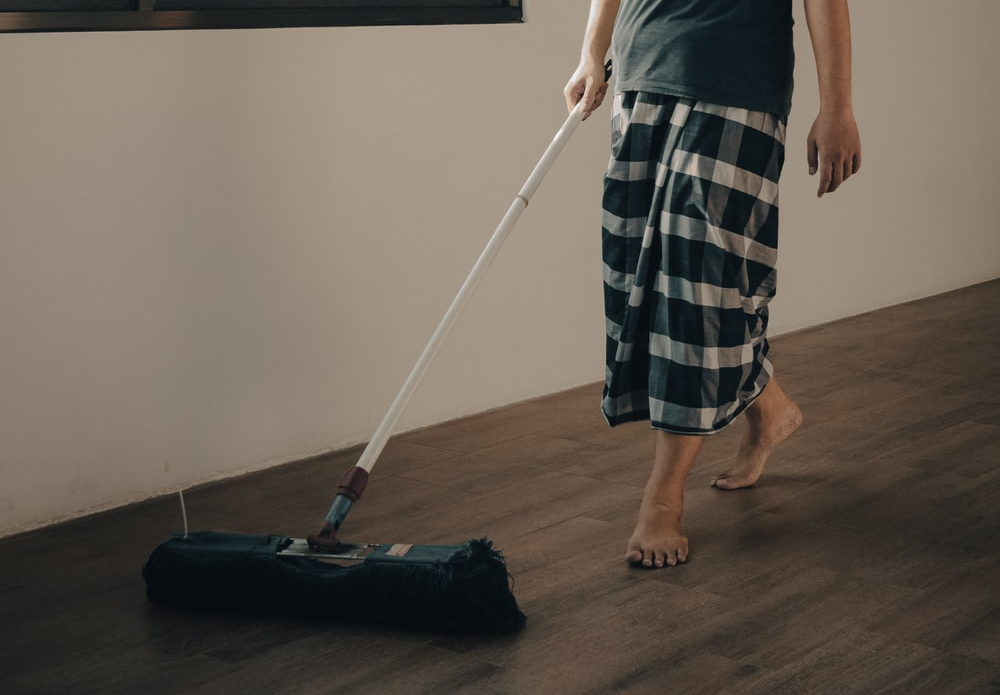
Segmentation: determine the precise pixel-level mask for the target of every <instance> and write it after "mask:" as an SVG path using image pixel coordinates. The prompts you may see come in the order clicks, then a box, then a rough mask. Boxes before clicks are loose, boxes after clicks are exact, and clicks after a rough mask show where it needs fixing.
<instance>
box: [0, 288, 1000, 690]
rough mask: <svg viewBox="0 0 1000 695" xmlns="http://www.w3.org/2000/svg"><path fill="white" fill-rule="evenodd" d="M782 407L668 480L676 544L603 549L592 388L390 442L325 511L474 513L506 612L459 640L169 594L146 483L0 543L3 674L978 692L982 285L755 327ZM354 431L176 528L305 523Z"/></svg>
mask: <svg viewBox="0 0 1000 695" xmlns="http://www.w3.org/2000/svg"><path fill="white" fill-rule="evenodd" d="M773 349H774V354H775V360H776V363H777V366H778V370H779V374H780V377H781V379H782V381H783V384H784V386H785V388H786V390H787V391H788V392H789V393H790V394H792V395H793V396H794V397H795V398H796V399H797V401H798V402H799V404H800V405H801V407H802V409H803V411H804V413H805V418H806V423H805V425H804V426H803V428H802V430H801V431H800V432H799V433H798V434H796V435H795V437H793V438H792V439H791V440H789V441H788V442H787V443H786V445H785V446H784V448H783V449H782V450H780V451H779V452H778V453H777V454H776V455H775V456H774V458H773V460H772V461H771V463H770V465H769V467H768V470H767V471H766V473H765V477H764V478H763V479H762V480H761V481H760V482H759V483H758V485H756V486H755V487H754V488H752V489H750V490H745V491H740V492H735V493H723V492H720V491H717V490H714V489H711V488H710V487H709V486H708V485H707V483H708V480H709V478H710V477H711V475H712V474H713V473H714V472H716V471H717V470H718V469H720V468H721V467H723V466H725V465H726V462H727V460H728V459H729V457H730V456H731V455H732V453H733V451H734V449H735V446H736V443H737V441H738V439H739V437H740V433H741V429H742V425H741V424H737V425H736V426H734V427H733V428H731V429H730V430H727V431H726V432H723V433H721V434H719V435H717V436H716V437H714V438H713V439H712V440H711V441H710V442H709V443H708V444H707V446H706V448H705V450H704V452H703V455H702V459H701V460H700V462H699V464H698V466H697V468H696V470H695V472H694V474H693V476H692V479H691V480H690V483H689V486H688V499H687V515H686V531H687V533H688V535H689V536H690V538H691V543H692V554H691V559H690V561H689V562H688V564H686V565H684V566H681V567H676V568H669V569H664V570H658V571H650V570H645V571H644V570H638V569H632V568H629V567H628V566H626V564H625V563H624V562H623V561H622V555H623V552H624V545H625V542H626V540H627V538H628V535H629V533H630V531H631V526H632V523H633V520H634V517H635V512H636V509H637V506H638V500H639V495H640V490H641V487H642V485H643V483H644V481H645V476H646V473H647V468H648V465H649V457H650V454H651V444H650V439H651V438H650V435H649V433H648V427H647V426H646V425H631V426H625V427H621V428H616V429H613V430H612V429H609V428H607V427H606V426H605V425H604V422H603V420H602V418H601V416H600V414H599V413H598V411H597V409H596V408H597V399H598V395H599V391H600V386H599V385H596V384H592V385H588V386H584V387H581V388H577V389H573V390H571V391H568V392H564V393H559V394H555V395H552V396H547V397H544V398H540V399H538V400H534V401H531V402H527V403H522V404H518V405H514V406H511V407H507V408H503V409H500V410H496V411H493V412H489V413H486V414H482V415H477V416H474V417H469V418H465V419H462V420H459V421H455V422H450V423H446V424H442V425H440V426H435V427H431V428H428V429H424V430H421V431H417V432H412V433H408V434H405V435H401V436H399V437H397V438H395V439H394V440H393V441H392V442H391V443H390V445H389V447H388V448H387V449H386V451H385V453H384V454H383V456H382V458H381V459H380V461H379V463H378V466H377V467H376V468H375V471H374V475H373V480H372V484H371V486H370V487H369V490H368V492H367V494H366V496H365V499H364V500H362V502H360V503H359V504H358V505H357V506H356V507H355V509H354V510H353V512H352V513H351V516H350V518H349V519H348V520H347V523H346V524H345V527H344V529H343V533H342V535H343V536H344V537H345V538H346V539H348V540H355V541H361V540H366V541H367V540H372V541H400V542H421V543H454V542H460V541H463V540H465V539H466V538H472V537H478V536H481V535H487V536H489V537H490V538H491V539H493V540H494V541H495V543H496V545H497V546H498V547H499V548H501V549H502V550H503V551H504V553H505V555H506V557H507V561H508V566H509V569H510V571H511V572H512V574H513V575H514V578H515V587H514V591H515V594H516V596H517V597H518V600H519V602H520V604H521V606H522V609H523V610H524V611H525V613H527V615H528V625H527V627H526V628H525V629H524V630H523V631H522V632H519V633H517V634H513V635H505V636H500V637H496V636H474V637H460V636H453V635H447V634H436V633H426V632H418V631H409V630H398V629H388V628H383V627H378V626H373V625H368V624H343V623H336V624H330V623H321V622H316V621H303V620H297V619H274V618H255V617H246V616H235V615H225V614H212V613H196V612H186V611H174V610H168V609H163V608H158V607H155V606H152V605H150V604H148V603H147V602H146V599H145V596H144V589H145V586H144V584H143V581H142V579H141V577H140V569H141V567H142V564H143V562H144V560H145V558H146V557H147V555H148V554H149V552H150V551H151V550H152V549H153V547H154V546H155V545H156V544H158V543H159V542H160V541H162V540H164V539H165V538H166V537H167V535H168V534H169V533H170V532H171V531H174V530H177V529H178V528H179V526H180V513H179V507H178V504H177V501H176V498H174V497H170V498H164V499H157V500H153V501H149V502H146V503H143V504H139V505H134V506H131V507H128V508H124V509H121V510H117V511H113V512H109V513H105V514H100V515H97V516H93V517H89V518H85V519H81V520H78V521H74V522H72V523H67V524H63V525H59V526H54V527H50V528H46V529H43V530H40V531H36V532H31V533H27V534H22V535H19V536H14V537H11V538H7V539H4V540H2V541H0V642H2V647H0V693H3V694H4V695H43V694H44V695H50V694H54V693H72V694H73V695H84V694H89V693H94V694H97V693H100V694H102V695H103V694H107V695H112V694H119V693H121V694H135V693H151V694H162V695H173V694H182V693H183V694H190V695H200V694H209V693H211V694H213V695H218V694H224V693H253V694H254V695H264V694H268V693H301V694H311V693H351V694H355V693H357V694H359V695H360V694H365V693H371V694H373V695H394V694H396V693H405V694H410V693H414V694H416V693H428V694H430V693H442V694H447V695H460V694H462V693H475V694H477V695H480V694H489V693H511V694H513V693H538V694H540V695H560V694H563V693H565V694H567V695H570V694H572V695H587V694H591V693H593V694H605V693H613V692H619V693H629V694H638V693H676V694H678V695H695V694H698V693H705V694H708V695H720V694H727V693H751V694H757V693H759V694H762V695H763V694H767V695H772V694H776V693H789V694H791V693H801V694H803V695H806V694H808V695H822V694H825V693H831V694H836V695H845V694H849V693H858V694H859V695H876V694H882V693H899V694H900V695H914V694H918V693H927V694H933V695H948V694H950V693H956V694H957V693H963V694H982V695H985V694H986V693H993V694H997V693H1000V281H994V282H989V283H985V284H981V285H977V286H974V287H970V288H966V289H963V290H959V291H956V292H951V293H948V294H944V295H941V296H938V297H934V298H930V299H926V300H921V301H918V302H914V303H910V304H905V305H902V306H897V307H892V308H888V309H884V310H879V311H876V312H873V313H869V314H865V315H862V316H857V317H854V318H850V319H846V320H842V321H838V322H835V323H832V324H829V325H825V326H822V327H818V328H814V329H810V330H806V331H802V332H799V333H796V334H792V335H785V336H779V337H777V338H775V339H774V340H773ZM357 454H358V449H353V450H350V451H343V452H338V453H336V454H333V455H330V456H326V457H323V458H321V459H316V460H310V461H305V462H300V463H295V464H290V465H287V466H283V467H280V468H276V469H273V470H270V471H266V472H263V473H259V474H254V475H250V476H245V477H242V478H240V479H238V480H231V481H226V482H223V483H219V484H214V485H207V486H203V487H201V488H198V489H195V490H190V491H188V492H187V494H186V498H187V504H188V511H189V515H190V519H191V524H192V527H193V528H196V529H215V530H233V531H238V532H245V533H281V534H288V535H296V536H300V535H303V534H306V533H309V532H311V531H314V530H315V528H316V526H317V525H318V522H319V520H320V519H321V518H322V516H323V514H325V512H326V508H327V505H328V504H329V501H330V497H331V495H332V491H333V489H334V487H335V485H336V482H337V480H338V479H339V477H340V475H341V473H342V472H343V471H344V470H346V469H347V468H348V467H350V466H351V465H353V463H354V461H355V459H356V457H357Z"/></svg>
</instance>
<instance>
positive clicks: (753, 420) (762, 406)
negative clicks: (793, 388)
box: [712, 377, 802, 490]
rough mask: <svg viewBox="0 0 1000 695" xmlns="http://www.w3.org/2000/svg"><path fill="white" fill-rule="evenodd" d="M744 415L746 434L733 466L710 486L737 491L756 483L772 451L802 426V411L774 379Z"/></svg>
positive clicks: (772, 378) (716, 477) (715, 478)
mask: <svg viewBox="0 0 1000 695" xmlns="http://www.w3.org/2000/svg"><path fill="white" fill-rule="evenodd" d="M745 414H746V418H747V432H746V434H745V435H744V436H743V441H742V442H741V443H740V450H739V453H738V454H737V456H736V465H734V466H733V467H732V468H730V469H729V470H728V471H726V472H725V473H720V474H719V475H717V476H715V477H714V478H713V479H712V487H716V488H719V489H720V490H738V489H739V488H743V487H750V486H751V485H753V484H754V483H756V482H757V479H758V478H760V474H761V473H762V472H763V470H764V464H766V463H767V459H768V457H769V456H770V455H771V452H773V451H774V450H775V449H776V448H777V447H778V445H779V444H781V443H782V442H783V441H785V440H786V439H788V438H789V437H790V436H792V433H793V432H795V430H797V429H798V428H799V426H800V425H801V424H802V411H800V410H799V407H798V406H797V405H795V403H794V401H792V399H791V398H789V397H788V395H787V394H786V393H785V392H784V390H782V388H781V386H780V385H778V380H777V379H775V378H774V377H771V380H770V381H769V382H768V383H767V386H765V387H764V390H763V392H761V394H760V396H758V397H757V400H756V401H754V402H753V404H752V405H751V406H750V407H749V408H747V409H746V413H745Z"/></svg>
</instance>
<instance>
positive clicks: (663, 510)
mask: <svg viewBox="0 0 1000 695" xmlns="http://www.w3.org/2000/svg"><path fill="white" fill-rule="evenodd" d="M653 434H654V436H655V438H656V449H655V452H654V455H653V472H652V473H651V474H650V476H649V481H648V482H647V483H646V489H645V490H644V491H643V495H642V505H641V506H640V507H639V519H638V522H637V523H636V526H635V531H633V533H632V538H630V539H629V542H628V551H627V552H626V555H625V559H627V560H628V561H629V562H630V563H632V564H634V565H643V566H645V567H663V566H664V565H676V564H677V563H680V562H685V561H686V560H687V555H688V540H687V537H686V536H684V532H683V531H682V529H681V515H682V514H683V512H684V484H685V482H686V481H687V477H688V474H689V473H690V472H691V466H693V465H694V460H695V458H697V456H698V452H699V451H701V446H702V444H703V443H704V441H705V438H704V437H699V436H692V435H678V434H670V433H668V432H664V431H662V430H654V433H653Z"/></svg>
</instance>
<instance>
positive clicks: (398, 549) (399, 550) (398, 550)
mask: <svg viewBox="0 0 1000 695" xmlns="http://www.w3.org/2000/svg"><path fill="white" fill-rule="evenodd" d="M412 547H413V545H412V544H410V543H396V544H394V545H393V546H392V547H390V548H389V549H388V550H387V551H385V554H386V555H392V556H393V557H403V556H404V555H406V554H407V553H408V552H410V548H412Z"/></svg>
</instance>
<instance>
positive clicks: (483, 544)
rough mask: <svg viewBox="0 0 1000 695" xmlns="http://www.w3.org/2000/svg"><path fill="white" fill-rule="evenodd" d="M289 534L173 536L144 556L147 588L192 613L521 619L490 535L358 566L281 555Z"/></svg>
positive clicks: (423, 625)
mask: <svg viewBox="0 0 1000 695" xmlns="http://www.w3.org/2000/svg"><path fill="white" fill-rule="evenodd" d="M291 542H292V539H290V538H286V537H282V536H255V535H243V534H233V533H217V532H211V531H202V532H196V533H191V534H189V535H188V536H187V537H184V536H183V535H181V534H175V535H173V536H172V537H171V538H170V539H169V540H167V541H166V542H164V543H162V544H160V545H159V546H158V547H157V548H156V549H155V550H154V551H153V553H152V554H151V555H150V556H149V559H148V560H147V561H146V565H145V566H144V567H143V570H142V575H143V578H144V579H145V580H146V588H147V591H146V595H147V597H148V598H149V600H150V601H152V602H153V603H157V604H162V605H167V606H173V607H178V608H191V609H196V610H222V611H230V612H240V613H254V614H264V615H297V616H305V617H309V618H320V619H331V620H337V621H344V620H348V621H351V620H359V621H368V622H377V623H382V624H386V625H395V626H401V627H409V628H419V629H427V630H435V631H446V632H509V631H512V630H516V629H517V628H519V627H521V626H523V625H524V622H525V617H524V614H523V613H521V611H520V609H519V608H518V606H517V601H516V600H515V599H514V595H513V594H512V593H511V590H510V577H509V575H508V574H507V567H506V565H505V564H504V561H503V557H502V555H501V554H500V553H499V552H498V551H496V550H494V549H493V545H492V543H491V542H490V541H488V540H486V539H481V540H472V541H468V542H467V543H465V544H464V545H414V546H409V547H408V550H407V552H406V553H405V554H404V555H403V556H401V557H400V556H398V555H396V554H393V553H392V552H391V549H390V548H388V547H387V546H383V547H382V548H380V549H379V550H378V551H376V552H375V553H373V554H371V555H369V556H368V557H366V558H365V560H364V561H363V562H361V563H360V564H356V565H346V566H345V565H337V564H333V563H330V562H323V561H320V560H315V559H312V558H307V557H295V556H282V555H280V554H279V553H280V551H281V550H282V549H284V548H286V547H288V545H290V544H291Z"/></svg>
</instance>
